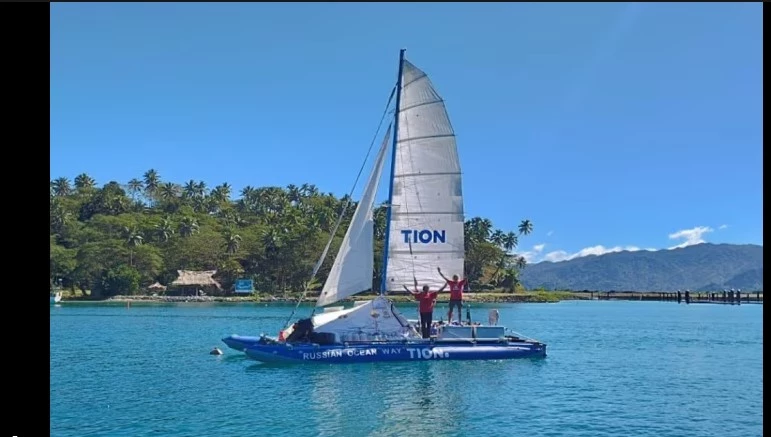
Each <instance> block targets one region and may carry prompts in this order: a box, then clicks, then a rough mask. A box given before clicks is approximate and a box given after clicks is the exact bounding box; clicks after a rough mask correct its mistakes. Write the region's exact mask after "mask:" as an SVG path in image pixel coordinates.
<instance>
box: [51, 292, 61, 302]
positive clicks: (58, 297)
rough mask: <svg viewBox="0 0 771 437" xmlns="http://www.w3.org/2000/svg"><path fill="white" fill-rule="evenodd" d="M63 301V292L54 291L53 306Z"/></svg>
mask: <svg viewBox="0 0 771 437" xmlns="http://www.w3.org/2000/svg"><path fill="white" fill-rule="evenodd" d="M60 300H62V292H61V291H52V292H51V303H50V304H51V305H53V304H55V303H59V301H60Z"/></svg>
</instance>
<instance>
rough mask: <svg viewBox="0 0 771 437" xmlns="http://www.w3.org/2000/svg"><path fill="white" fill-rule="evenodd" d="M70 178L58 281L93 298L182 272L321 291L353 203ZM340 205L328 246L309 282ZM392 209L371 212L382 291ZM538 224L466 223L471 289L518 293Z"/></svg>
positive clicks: (58, 223)
mask: <svg viewBox="0 0 771 437" xmlns="http://www.w3.org/2000/svg"><path fill="white" fill-rule="evenodd" d="M73 182H74V183H71V182H70V181H69V180H68V179H67V178H63V177H60V178H58V179H55V180H52V181H51V194H50V244H51V252H50V261H51V266H50V280H51V284H52V285H53V284H58V283H59V282H61V284H62V286H63V287H64V288H65V289H68V290H70V291H71V292H72V293H71V294H74V295H78V294H81V295H82V294H85V292H83V291H82V290H90V294H91V296H92V297H94V298H107V297H110V296H116V295H138V294H147V291H146V287H147V286H148V285H150V284H152V283H154V282H156V281H157V282H160V283H161V284H163V285H168V284H169V283H171V282H172V281H173V280H174V279H175V278H176V276H177V273H176V271H177V270H178V269H180V270H217V275H216V276H215V279H217V280H218V281H219V282H220V283H221V284H222V286H223V289H224V290H231V289H232V284H233V282H234V280H235V279H237V278H252V279H254V283H255V288H257V289H258V290H260V292H263V293H268V294H271V295H276V294H280V295H284V296H288V295H289V293H291V292H297V291H302V290H304V289H306V288H308V289H309V290H319V289H320V287H321V284H323V282H324V280H325V279H326V276H327V274H328V272H329V269H330V267H331V265H332V261H333V260H334V256H335V255H336V253H337V247H339V245H340V243H341V240H342V238H343V236H344V234H345V230H346V229H347V224H348V222H349V221H350V219H351V217H352V215H353V212H354V211H355V208H356V203H355V202H353V201H352V200H351V199H350V198H349V197H348V196H345V197H343V198H340V199H339V198H337V197H335V196H334V195H332V194H331V193H330V194H324V193H321V192H319V190H318V189H317V188H316V187H315V186H314V185H310V184H303V185H302V186H296V185H289V186H287V187H286V188H281V187H262V188H254V187H245V188H244V189H243V190H241V193H240V195H241V196H240V198H239V199H238V200H235V201H233V200H231V194H232V193H231V191H232V190H231V186H230V185H228V184H227V183H224V184H222V185H219V186H216V187H214V188H213V189H211V190H209V189H207V187H206V185H205V184H204V183H203V182H198V181H193V180H190V181H188V182H187V183H185V184H182V185H178V184H175V183H172V182H165V181H163V180H162V179H161V176H160V174H159V173H158V172H157V171H156V170H149V171H147V172H146V173H145V174H144V176H143V178H142V179H141V180H140V179H132V180H130V181H128V183H126V184H120V183H118V182H109V183H107V184H105V185H104V186H102V187H101V188H98V186H97V184H96V181H94V179H93V178H91V177H90V176H88V175H86V174H81V175H79V176H78V177H76V178H75V180H74V181H73ZM346 206H347V207H346ZM343 210H345V214H344V216H343V221H342V223H341V225H340V227H339V228H338V231H337V233H336V235H335V238H334V239H333V243H332V247H331V248H330V251H329V254H328V256H327V258H326V259H325V260H324V262H323V264H322V267H321V269H320V271H319V273H318V275H317V277H316V280H314V281H313V283H312V284H308V283H307V281H308V280H309V279H310V276H311V272H312V270H313V267H314V265H315V263H316V261H317V260H318V257H319V256H320V255H321V253H322V250H323V248H324V245H325V244H326V243H327V240H328V239H329V236H330V234H331V232H332V231H333V229H334V228H335V223H336V221H337V218H338V216H339V215H340V213H341V211H343ZM385 213H386V208H385V207H384V206H382V205H381V206H380V207H378V208H377V210H376V211H375V246H376V247H375V268H374V271H373V284H375V287H377V285H376V284H379V283H380V270H381V269H380V265H381V263H382V253H383V251H382V248H383V239H384V235H385V228H386V226H385V225H386V224H385V215H386V214H385ZM532 229H533V225H532V223H531V222H530V221H529V220H523V221H522V222H521V224H520V225H519V228H518V230H517V232H504V231H502V230H497V229H495V228H494V227H493V224H492V222H491V221H490V220H488V219H484V218H480V217H474V218H471V219H469V220H468V221H466V223H465V238H466V266H465V269H466V272H465V273H466V275H467V277H468V278H469V280H470V285H471V287H472V289H474V290H480V291H484V290H491V289H494V288H503V289H505V290H508V291H509V292H513V291H515V290H516V289H517V288H518V287H519V273H520V271H521V270H522V269H523V268H524V267H525V265H526V264H527V263H526V262H525V259H524V258H522V257H521V256H518V255H514V254H512V253H513V251H514V250H515V249H516V247H517V244H518V238H519V237H520V236H523V235H527V234H529V233H530V232H531V231H532ZM447 273H448V274H450V273H451V272H447ZM375 289H376V288H375ZM168 293H169V294H172V293H175V291H174V290H173V289H170V290H169V291H168ZM224 293H225V294H229V293H230V292H229V291H225V292H224Z"/></svg>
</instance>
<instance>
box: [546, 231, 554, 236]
mask: <svg viewBox="0 0 771 437" xmlns="http://www.w3.org/2000/svg"><path fill="white" fill-rule="evenodd" d="M552 235H554V231H549V232H547V233H546V236H547V237H551V236H552Z"/></svg>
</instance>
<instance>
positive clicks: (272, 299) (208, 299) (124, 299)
mask: <svg viewBox="0 0 771 437" xmlns="http://www.w3.org/2000/svg"><path fill="white" fill-rule="evenodd" d="M375 297H377V296H376V295H361V296H355V297H351V298H345V299H342V300H340V302H339V303H340V304H346V303H353V302H355V301H363V300H370V299H374V298H375ZM388 298H389V299H390V300H391V301H392V302H394V303H412V302H415V300H414V299H413V298H411V297H410V296H405V295H388ZM297 300H298V298H297V297H294V298H281V297H276V296H270V295H258V296H113V297H109V298H106V299H91V298H88V297H85V298H84V297H74V298H73V297H63V298H62V300H61V301H60V302H59V303H62V302H68V303H74V302H83V303H128V302H131V303H142V302H145V303H215V302H216V303H274V304H296V303H297ZM463 300H464V302H468V303H556V302H560V301H562V300H585V299H584V298H582V297H578V296H570V295H569V293H565V292H545V293H544V292H540V293H517V294H505V293H467V294H466V295H464V299H463ZM315 301H316V297H315V296H306V297H305V298H304V299H303V304H312V303H314V302H315ZM448 302H449V296H441V297H440V298H439V299H437V301H436V303H437V304H447V303H448Z"/></svg>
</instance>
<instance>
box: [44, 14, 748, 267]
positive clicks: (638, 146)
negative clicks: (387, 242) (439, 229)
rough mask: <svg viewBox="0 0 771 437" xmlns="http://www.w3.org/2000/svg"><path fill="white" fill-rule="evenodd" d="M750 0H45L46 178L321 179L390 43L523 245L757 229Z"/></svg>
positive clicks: (339, 168)
mask: <svg viewBox="0 0 771 437" xmlns="http://www.w3.org/2000/svg"><path fill="white" fill-rule="evenodd" d="M761 8H762V4H760V3H755V4H752V3H736V4H730V3H723V4H720V3H703V4H700V5H699V6H698V7H695V5H693V4H687V3H682V4H678V3H648V4H642V3H605V4H603V3H595V4H580V3H570V4H565V3H542V4H525V3H498V4H480V3H476V4H457V3H456V4H438V3H437V4H420V3H413V4H407V3H404V4H400V3H390V4H387V3H370V4H342V3H328V4H299V3H287V4H270V3H229V4H228V3H217V4H214V3H210V4H207V3H188V4H186V3H101V4H99V3H83V4H78V3H55V4H52V5H51V178H55V177H59V176H66V177H69V178H74V177H75V176H76V175H77V174H79V173H83V172H85V173H88V174H90V175H91V176H92V177H94V178H95V179H96V180H97V182H98V183H99V184H104V183H106V182H108V181H111V180H116V181H119V182H122V183H125V182H126V181H128V180H129V179H131V178H134V177H141V175H142V174H143V173H144V172H145V171H146V170H148V169H150V168H154V169H156V170H158V172H159V173H160V175H161V177H162V178H163V179H164V180H167V181H172V182H177V183H183V182H185V181H187V180H189V179H195V180H203V181H205V182H206V183H207V184H208V185H209V186H213V185H216V184H219V183H222V182H229V183H230V184H231V185H233V187H234V189H235V190H236V191H239V190H240V189H241V188H243V187H244V186H246V185H252V186H264V185H281V186H285V185H287V184H297V185H300V184H302V183H305V182H308V183H313V184H316V185H317V186H318V187H319V189H320V190H321V191H323V192H334V193H335V194H338V195H342V194H344V193H346V192H348V191H349V190H350V186H351V184H352V183H353V180H354V179H355V176H356V173H357V172H358V169H359V166H360V165H361V162H362V160H363V158H364V156H365V154H366V152H367V148H368V147H369V144H370V141H371V140H372V136H373V134H374V132H375V129H376V128H377V123H378V121H379V119H380V116H381V114H382V111H383V107H384V105H385V103H386V100H387V98H388V93H389V92H390V90H391V88H392V86H393V84H394V83H395V79H396V68H397V60H398V52H399V49H400V48H402V47H404V48H406V49H407V57H408V59H410V60H411V61H412V62H413V63H414V64H416V65H417V66H418V67H419V68H421V69H423V70H424V71H426V72H427V73H428V74H429V76H430V77H431V79H432V81H433V82H434V85H435V86H436V88H437V89H438V90H439V92H440V93H441V95H442V97H443V98H444V99H445V101H446V105H447V108H448V111H449V114H450V119H451V121H452V123H453V127H454V128H455V130H456V134H457V141H458V150H459V154H460V158H461V167H462V171H463V174H464V176H463V190H464V197H465V199H464V200H465V207H466V215H467V217H471V216H475V215H479V216H484V217H487V218H490V219H491V220H492V221H493V223H494V224H495V225H496V226H497V227H500V228H503V229H504V230H510V229H511V230H514V229H516V226H517V224H518V223H519V221H520V220H521V219H524V218H529V219H530V220H532V221H533V223H534V227H535V230H534V232H533V234H531V235H530V236H528V237H524V238H522V239H521V241H520V248H519V251H520V252H522V253H525V254H526V255H527V257H528V258H529V259H530V260H531V261H538V260H541V259H549V260H559V259H566V258H570V257H575V256H580V255H584V254H590V253H595V254H596V253H603V252H606V251H611V250H620V249H623V248H631V249H635V248H638V249H661V248H669V247H673V246H676V245H682V244H693V243H698V242H701V241H710V242H727V243H755V244H762V239H763V232H762V207H763V200H762V10H761ZM378 142H379V141H378ZM373 155H374V153H373ZM365 179H366V177H363V178H362V181H361V182H360V186H359V187H358V188H357V190H356V192H355V196H356V197H358V196H359V195H360V188H361V184H363V181H364V180H365ZM381 187H382V188H381V195H380V196H379V199H381V200H384V199H385V198H386V190H385V184H382V185H381Z"/></svg>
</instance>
